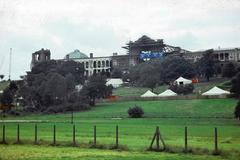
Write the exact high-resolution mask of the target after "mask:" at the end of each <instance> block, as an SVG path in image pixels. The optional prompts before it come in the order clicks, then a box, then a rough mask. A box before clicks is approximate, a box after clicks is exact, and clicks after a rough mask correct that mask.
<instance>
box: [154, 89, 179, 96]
mask: <svg viewBox="0 0 240 160" xmlns="http://www.w3.org/2000/svg"><path fill="white" fill-rule="evenodd" d="M158 96H159V97H170V96H177V93H175V92H173V91H172V90H170V89H167V90H166V91H164V92H162V93H160V94H159V95H158Z"/></svg>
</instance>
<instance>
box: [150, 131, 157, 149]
mask: <svg viewBox="0 0 240 160" xmlns="http://www.w3.org/2000/svg"><path fill="white" fill-rule="evenodd" d="M156 135H157V133H156V131H155V133H154V135H153V138H152V141H151V144H150V147H149V149H150V150H152V149H153V148H152V146H153V143H154V140H155V138H156Z"/></svg>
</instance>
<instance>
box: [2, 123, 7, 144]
mask: <svg viewBox="0 0 240 160" xmlns="http://www.w3.org/2000/svg"><path fill="white" fill-rule="evenodd" d="M2 129H3V132H2V143H3V144H6V137H5V124H3V128H2Z"/></svg>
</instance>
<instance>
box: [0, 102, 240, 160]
mask: <svg viewBox="0 0 240 160" xmlns="http://www.w3.org/2000/svg"><path fill="white" fill-rule="evenodd" d="M236 103H237V100H234V99H208V100H189V101H187V100H175V101H138V102H117V103H107V104H100V105H97V106H96V107H95V108H93V109H92V110H89V111H86V112H79V113H74V122H75V125H76V130H77V135H76V139H77V142H78V143H79V144H80V148H85V149H79V148H77V149H74V148H67V147H58V148H53V147H47V148H46V145H48V144H51V143H52V138H53V124H56V130H57V143H58V144H61V145H65V146H66V145H70V143H71V141H72V124H70V123H69V122H70V119H71V114H54V115H31V116H23V117H8V118H7V119H6V120H10V119H21V120H45V122H44V123H38V131H39V133H38V139H39V140H40V141H39V142H40V144H42V145H43V146H44V147H43V146H35V147H33V148H32V147H31V146H28V145H23V146H19V145H18V146H12V145H9V146H3V145H0V150H2V149H5V150H6V154H4V155H5V156H8V157H11V156H12V157H14V156H13V155H15V154H13V153H16V154H18V155H20V156H23V155H24V156H26V157H32V158H34V155H35V156H36V159H38V158H39V156H43V157H50V158H49V159H51V156H52V154H51V153H59V154H60V155H61V156H64V155H63V154H61V152H62V150H67V151H69V152H66V153H67V156H66V159H76V157H75V156H74V154H75V152H76V150H79V153H78V154H77V155H78V157H82V156H83V159H94V158H97V159H101V158H102V159H118V158H120V159H140V157H143V159H159V158H160V159H161V158H163V159H164V157H165V156H166V157H168V158H170V159H186V158H187V159H189V158H192V159H204V158H208V159H209V158H210V159H211V158H212V159H215V158H216V157H212V156H209V154H210V153H211V151H212V149H213V146H214V143H213V133H214V127H218V131H219V148H220V149H222V150H223V151H224V153H226V155H225V154H224V155H222V156H221V157H218V158H224V157H223V156H226V157H227V159H231V158H232V159H236V157H238V156H240V153H239V152H238V151H237V150H238V149H239V148H240V136H239V133H240V127H239V126H240V122H239V121H237V120H235V119H232V118H233V115H232V112H233V108H234V106H235V105H236ZM135 104H136V105H139V106H142V107H143V109H144V111H145V113H146V114H145V116H144V118H141V119H130V118H128V117H127V109H128V107H130V106H132V105H135ZM116 117H122V118H116ZM216 117H217V118H216ZM5 124H6V135H7V141H8V142H9V143H14V142H15V141H16V127H17V123H15V122H12V123H5ZM94 125H96V126H97V143H98V144H102V145H104V146H105V145H106V146H111V145H113V144H114V143H115V126H116V125H118V126H119V137H120V138H119V144H120V145H122V146H124V148H128V150H129V151H127V152H121V153H122V154H118V153H119V152H116V151H109V150H102V151H99V150H94V149H87V148H86V147H87V146H89V143H91V142H92V141H93V126H94ZM156 126H159V127H160V131H161V134H162V136H163V139H164V140H165V143H166V144H167V146H169V147H170V148H173V149H178V150H181V149H182V147H183V144H184V127H185V126H188V129H189V147H191V148H193V149H195V150H199V149H198V148H202V149H203V152H204V153H202V152H200V154H207V155H206V156H199V155H194V156H193V155H192V156H190V155H184V154H167V153H163V154H162V153H161V154H159V153H149V152H147V153H146V152H145V151H144V150H146V149H147V148H148V147H149V145H150V142H151V138H152V136H153V133H154V130H155V127H156ZM0 128H2V123H1V124H0ZM20 128H21V131H20V134H21V140H22V142H23V143H28V144H29V143H32V142H33V139H34V124H33V123H20ZM1 135H2V129H0V139H1V138H2V137H1ZM10 149H11V151H10ZM37 149H39V150H40V151H39V154H36V153H35V154H32V155H31V154H30V153H34V152H37ZM61 149H62V150H61ZM23 150H24V151H26V153H25V154H24V153H23ZM233 151H234V152H233ZM88 152H93V154H91V155H90V156H89V157H84V154H86V153H88ZM132 152H133V153H134V154H131V153H132ZM28 154H30V155H28ZM111 155H116V157H115V156H111ZM123 155H124V156H123ZM145 155H147V156H145ZM161 155H165V156H163V157H161ZM61 156H60V157H61ZM169 156H170V157H169ZM171 156H172V157H171ZM0 157H1V156H0ZM60 157H57V158H56V159H58V158H59V159H60ZM166 157H165V158H166ZM226 157H225V158H226ZM2 159H5V158H4V156H2ZM29 159H31V158H29ZM166 159H167V158H166Z"/></svg>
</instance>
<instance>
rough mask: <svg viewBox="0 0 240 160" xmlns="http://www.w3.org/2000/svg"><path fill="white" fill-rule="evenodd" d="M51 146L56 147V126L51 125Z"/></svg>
mask: <svg viewBox="0 0 240 160" xmlns="http://www.w3.org/2000/svg"><path fill="white" fill-rule="evenodd" d="M53 145H56V125H55V124H54V125H53Z"/></svg>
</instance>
